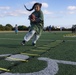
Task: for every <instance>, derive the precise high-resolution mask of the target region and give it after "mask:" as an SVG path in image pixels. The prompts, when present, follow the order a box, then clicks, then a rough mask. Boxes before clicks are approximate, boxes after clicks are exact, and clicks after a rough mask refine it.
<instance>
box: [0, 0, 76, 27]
mask: <svg viewBox="0 0 76 75" xmlns="http://www.w3.org/2000/svg"><path fill="white" fill-rule="evenodd" d="M35 2H41V3H42V5H43V7H42V11H43V13H44V21H45V27H46V26H49V25H54V26H59V27H71V26H72V25H73V24H76V0H0V24H3V25H6V24H7V23H10V24H12V25H13V26H15V24H18V25H26V26H29V25H30V22H29V20H28V16H29V15H30V13H31V12H28V11H26V10H25V8H24V4H25V5H26V6H27V7H28V8H31V7H32V5H33V4H34V3H35Z"/></svg>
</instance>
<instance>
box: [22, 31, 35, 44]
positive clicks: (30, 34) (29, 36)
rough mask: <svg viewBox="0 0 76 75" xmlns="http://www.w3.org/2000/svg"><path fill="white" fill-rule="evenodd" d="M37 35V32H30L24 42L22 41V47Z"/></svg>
mask: <svg viewBox="0 0 76 75" xmlns="http://www.w3.org/2000/svg"><path fill="white" fill-rule="evenodd" d="M34 34H35V30H32V31H29V32H28V33H27V34H26V35H25V36H24V40H23V41H22V45H24V44H25V42H28V41H29V40H30V39H31V38H32V37H33V35H34Z"/></svg>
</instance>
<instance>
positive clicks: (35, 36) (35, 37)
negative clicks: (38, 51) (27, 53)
mask: <svg viewBox="0 0 76 75" xmlns="http://www.w3.org/2000/svg"><path fill="white" fill-rule="evenodd" d="M39 37H40V35H37V34H34V37H33V40H32V45H33V46H34V45H36V42H37V40H38V39H39Z"/></svg>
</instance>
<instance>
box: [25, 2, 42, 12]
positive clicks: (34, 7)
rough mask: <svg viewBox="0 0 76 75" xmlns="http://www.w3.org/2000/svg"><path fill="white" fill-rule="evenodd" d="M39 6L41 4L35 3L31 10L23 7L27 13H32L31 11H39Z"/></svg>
mask: <svg viewBox="0 0 76 75" xmlns="http://www.w3.org/2000/svg"><path fill="white" fill-rule="evenodd" d="M41 6H42V4H41V3H35V4H34V5H33V7H32V8H31V9H27V8H26V6H25V8H26V10H28V11H32V10H35V11H39V10H40V9H41Z"/></svg>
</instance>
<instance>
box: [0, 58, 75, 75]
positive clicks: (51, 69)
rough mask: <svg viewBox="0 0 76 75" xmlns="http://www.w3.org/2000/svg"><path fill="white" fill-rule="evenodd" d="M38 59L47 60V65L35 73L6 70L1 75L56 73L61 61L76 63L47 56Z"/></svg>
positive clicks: (51, 74) (48, 74) (53, 74)
mask: <svg viewBox="0 0 76 75" xmlns="http://www.w3.org/2000/svg"><path fill="white" fill-rule="evenodd" d="M20 58H22V57H20ZM38 60H41V61H46V62H47V67H46V68H44V69H43V70H41V71H39V72H33V73H8V72H6V73H2V74H0V75H55V74H57V72H58V70H59V68H58V64H59V63H61V64H68V65H76V62H72V61H65V60H55V59H50V58H45V57H40V58H38Z"/></svg>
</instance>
